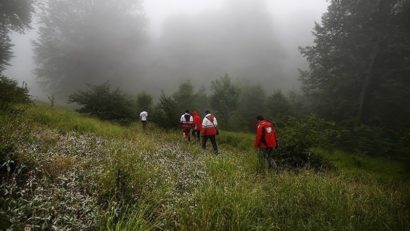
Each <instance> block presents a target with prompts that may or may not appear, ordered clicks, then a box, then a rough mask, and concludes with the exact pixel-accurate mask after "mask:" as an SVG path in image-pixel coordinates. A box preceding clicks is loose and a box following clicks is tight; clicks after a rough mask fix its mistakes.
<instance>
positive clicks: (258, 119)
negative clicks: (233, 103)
mask: <svg viewBox="0 0 410 231" xmlns="http://www.w3.org/2000/svg"><path fill="white" fill-rule="evenodd" d="M264 119H265V118H263V116H261V115H258V116H256V120H257V121H262V120H264Z"/></svg>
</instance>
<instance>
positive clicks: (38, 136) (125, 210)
mask: <svg viewBox="0 0 410 231" xmlns="http://www.w3.org/2000/svg"><path fill="white" fill-rule="evenodd" d="M25 115H26V119H27V121H31V122H32V123H34V124H36V126H38V127H39V129H37V130H35V131H36V132H34V133H35V134H33V137H32V138H31V140H30V141H27V142H26V143H27V144H26V145H22V146H20V148H19V149H18V150H19V156H20V159H19V161H20V162H21V164H24V163H28V162H30V163H32V164H31V165H30V166H34V167H32V168H33V169H30V171H32V172H34V173H36V174H37V175H36V176H38V177H41V178H38V179H37V180H35V181H33V182H34V183H35V184H34V185H33V186H31V188H29V189H30V190H34V191H36V192H41V193H42V195H43V194H44V195H49V196H50V198H52V200H53V203H57V204H59V207H58V208H59V210H58V211H67V209H66V208H70V210H68V211H69V212H67V214H66V215H67V216H75V213H74V210H73V208H76V207H78V206H80V207H81V206H83V207H81V211H84V213H81V216H77V217H67V219H65V218H64V219H60V220H59V223H56V224H58V225H61V226H57V228H60V229H62V228H63V227H65V228H72V229H75V227H87V228H88V229H100V230H409V229H410V217H409V216H410V215H409V207H408V204H409V203H410V198H409V195H410V193H409V192H410V190H409V185H408V183H407V182H405V181H402V180H396V178H397V177H399V176H401V172H400V170H399V169H400V168H399V166H397V165H395V164H391V165H390V164H389V165H388V167H380V166H381V162H380V161H379V160H374V159H369V158H368V157H365V156H363V157H360V158H358V157H355V158H353V157H351V156H349V155H347V154H344V153H340V152H328V151H325V150H319V149H317V150H314V151H315V152H317V153H318V154H320V155H321V156H323V157H326V158H328V159H330V160H331V161H332V162H333V163H334V164H335V165H336V169H334V170H332V171H329V172H321V173H315V172H312V171H309V170H304V171H298V172H292V171H283V172H280V173H274V172H269V171H265V170H264V169H263V168H262V166H261V164H260V163H259V158H258V153H257V152H256V151H255V150H254V149H253V148H252V139H253V135H251V134H239V133H234V132H226V131H223V132H222V133H221V135H219V136H218V137H217V140H218V141H219V142H220V144H221V154H220V155H214V154H212V152H211V151H210V150H207V151H203V150H201V148H200V146H199V144H196V143H194V142H192V143H185V142H184V141H183V138H182V135H181V134H180V132H179V131H167V132H165V131H162V130H160V129H157V128H155V126H153V125H150V126H151V127H150V128H149V129H148V130H146V131H143V130H142V128H141V127H140V125H139V124H134V125H132V126H130V127H123V126H119V125H115V124H111V123H107V122H102V121H99V120H96V119H93V118H89V117H86V116H82V115H79V114H77V113H75V112H71V111H69V110H66V109H62V108H49V107H47V106H45V105H37V106H33V107H32V108H30V109H29V110H28V111H26V114H25ZM39 130H40V131H39ZM33 145H34V146H33ZM33 147H34V148H33ZM357 161H360V164H357ZM73 163H75V164H73ZM27 166H28V165H27ZM52 166H58V169H56V168H53V167H52ZM47 172H53V173H54V174H52V175H54V176H53V177H51V176H50V174H46V173H47ZM30 174H33V173H30ZM358 175H360V176H358ZM364 175H365V176H364ZM385 175H388V176H390V177H389V180H387V181H385V180H379V177H381V176H385ZM67 176H69V177H67ZM67 178H68V179H70V181H69V182H68V183H67V180H64V179H67ZM21 179H22V181H23V185H18V184H15V185H12V182H10V181H4V182H2V185H3V186H7V187H6V188H7V189H13V190H14V191H16V192H21V191H23V190H28V189H27V187H26V186H24V185H25V184H26V183H27V182H25V181H24V179H25V178H21ZM59 182H62V183H61V184H59ZM69 184H72V185H74V186H75V187H67V185H69ZM47 185H49V188H50V189H51V190H53V191H50V190H48V188H47V187H46V186H47ZM40 189H41V190H40ZM19 190H20V191H19ZM70 190H71V191H70ZM53 192H58V193H59V195H63V192H67V194H66V196H65V197H63V196H62V197H55V196H52V195H53ZM26 194H27V193H26ZM2 195H3V196H2V198H1V199H2V200H3V201H7V203H9V202H10V203H9V205H10V209H15V210H16V211H17V210H18V211H23V212H22V215H21V217H19V216H20V215H16V216H17V217H19V218H21V219H20V220H19V219H15V222H16V223H17V224H15V225H14V227H24V224H25V223H29V224H30V222H33V219H31V220H27V219H26V220H24V217H30V216H33V214H32V213H30V210H29V209H28V208H29V205H30V204H31V205H33V206H34V208H31V210H36V209H37V210H39V209H40V208H41V209H43V210H42V211H54V210H53V209H52V208H51V206H52V204H53V203H49V202H48V201H47V198H48V197H46V196H41V195H32V194H27V195H26V196H25V198H24V200H25V201H24V202H23V201H22V200H19V199H18V197H17V196H16V195H18V193H17V194H12V195H11V194H9V195H8V196H7V195H6V196H4V195H5V194H4V191H3V194H2ZM38 197H40V198H41V199H42V200H41V201H40V202H41V203H40V202H36V203H31V202H33V201H34V202H35V201H36V198H38ZM74 198H77V199H74ZM78 198H87V201H88V204H87V203H86V202H84V203H83V204H81V201H79V199H78ZM73 201H74V202H75V203H74V204H73ZM11 202H13V203H14V204H13V203H11ZM91 202H92V203H91ZM88 205H89V206H90V207H87V206H88ZM36 206H37V207H36ZM37 210H36V211H37ZM94 210H95V214H94V213H93V212H90V211H94ZM58 211H57V212H58ZM86 211H89V212H88V213H86ZM5 212H7V211H5ZM89 214H92V216H89ZM46 215H47V214H46V213H41V214H40V215H39V216H46ZM56 215H57V216H60V215H61V216H63V215H62V214H56ZM82 216H84V217H87V220H85V219H84V223H82V224H81V225H80V224H79V223H81V221H82V220H81V219H82ZM40 218H41V219H37V220H35V219H34V220H35V221H36V222H37V223H35V225H38V226H39V227H40V226H41V224H42V223H41V221H44V220H46V219H47V217H45V218H44V219H43V218H42V217H40ZM69 218H72V219H73V220H75V221H76V222H77V223H76V225H77V226H71V225H70V223H69V222H68V221H69ZM50 219H57V218H55V217H53V218H50ZM47 222H48V223H47V224H50V223H52V222H53V220H47ZM64 222H65V223H64ZM64 225H65V226H64ZM2 228H7V227H0V229H2Z"/></svg>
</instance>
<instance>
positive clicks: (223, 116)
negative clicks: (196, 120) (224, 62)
mask: <svg viewBox="0 0 410 231" xmlns="http://www.w3.org/2000/svg"><path fill="white" fill-rule="evenodd" d="M211 92H212V93H211V96H210V105H211V107H212V109H213V110H215V113H216V114H217V115H218V120H219V121H221V122H220V124H221V126H226V125H227V124H228V121H229V120H230V117H231V116H232V112H233V111H234V110H235V109H236V107H237V105H238V100H239V92H240V91H239V88H238V87H236V86H234V85H233V84H232V82H231V78H230V77H229V76H228V75H227V74H226V75H225V76H224V77H221V78H219V79H217V80H214V81H212V82H211Z"/></svg>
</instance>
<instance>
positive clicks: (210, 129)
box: [201, 110, 218, 154]
mask: <svg viewBox="0 0 410 231" xmlns="http://www.w3.org/2000/svg"><path fill="white" fill-rule="evenodd" d="M205 114H206V116H205V117H204V119H203V120H202V130H201V134H202V149H206V142H207V141H208V139H210V140H211V143H212V147H213V149H214V153H215V154H218V145H217V144H216V138H215V136H216V135H217V134H218V122H217V121H216V118H215V116H214V115H212V114H211V112H210V111H208V110H207V111H205Z"/></svg>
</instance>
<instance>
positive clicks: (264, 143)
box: [255, 115, 278, 169]
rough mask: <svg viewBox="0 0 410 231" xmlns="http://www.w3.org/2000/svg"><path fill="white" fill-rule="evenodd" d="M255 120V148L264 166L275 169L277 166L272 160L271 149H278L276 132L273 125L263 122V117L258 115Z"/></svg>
mask: <svg viewBox="0 0 410 231" xmlns="http://www.w3.org/2000/svg"><path fill="white" fill-rule="evenodd" d="M256 120H257V121H258V124H257V125H256V139H255V147H256V148H259V149H260V150H261V155H262V157H263V159H264V162H265V166H267V167H268V168H275V169H276V168H277V165H276V162H275V160H274V159H273V149H276V148H278V141H277V135H276V130H275V128H274V127H273V124H272V123H271V122H269V121H267V120H265V119H264V118H263V116H261V115H258V116H257V117H256Z"/></svg>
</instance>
